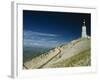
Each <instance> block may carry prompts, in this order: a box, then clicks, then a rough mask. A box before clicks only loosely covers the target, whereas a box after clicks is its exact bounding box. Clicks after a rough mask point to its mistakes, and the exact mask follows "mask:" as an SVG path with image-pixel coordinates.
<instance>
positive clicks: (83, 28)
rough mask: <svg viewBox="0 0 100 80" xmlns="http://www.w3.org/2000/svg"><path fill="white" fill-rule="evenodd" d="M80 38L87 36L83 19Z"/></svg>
mask: <svg viewBox="0 0 100 80" xmlns="http://www.w3.org/2000/svg"><path fill="white" fill-rule="evenodd" d="M82 38H87V33H86V25H85V19H84V20H83V26H82Z"/></svg>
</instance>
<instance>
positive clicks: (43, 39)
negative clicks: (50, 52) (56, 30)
mask: <svg viewBox="0 0 100 80" xmlns="http://www.w3.org/2000/svg"><path fill="white" fill-rule="evenodd" d="M57 37H58V35H55V34H49V33H41V32H32V31H24V45H25V46H56V45H58V44H59V41H57Z"/></svg>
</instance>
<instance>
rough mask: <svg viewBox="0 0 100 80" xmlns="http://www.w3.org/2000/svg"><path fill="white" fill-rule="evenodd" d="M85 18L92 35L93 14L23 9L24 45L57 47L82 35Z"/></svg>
mask: <svg viewBox="0 0 100 80" xmlns="http://www.w3.org/2000/svg"><path fill="white" fill-rule="evenodd" d="M83 19H85V20H86V26H87V34H88V35H91V31H90V27H91V25H90V24H91V15H90V14H83V13H64V12H46V11H29V10H24V11H23V31H24V33H23V38H24V46H44V47H48V46H49V47H55V46H58V45H61V44H64V43H67V42H69V41H71V40H73V39H77V38H79V37H81V28H82V25H83V24H82V22H83Z"/></svg>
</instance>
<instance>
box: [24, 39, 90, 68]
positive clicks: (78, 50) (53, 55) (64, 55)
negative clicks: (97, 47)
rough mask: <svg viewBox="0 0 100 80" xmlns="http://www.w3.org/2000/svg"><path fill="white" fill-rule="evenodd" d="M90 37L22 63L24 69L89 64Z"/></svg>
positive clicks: (74, 41)
mask: <svg viewBox="0 0 100 80" xmlns="http://www.w3.org/2000/svg"><path fill="white" fill-rule="evenodd" d="M90 41H91V39H90V38H80V39H76V40H73V41H71V42H69V43H68V44H64V45H61V46H59V47H57V48H54V49H52V50H50V51H49V52H47V53H45V54H42V55H40V56H38V57H36V58H33V59H32V60H30V61H28V62H25V63H24V68H25V69H35V68H56V67H74V66H90V65H91V58H90V57H91V54H90V53H91V52H90V51H91V50H90V49H91V47H90V46H91V45H90V43H91V42H90Z"/></svg>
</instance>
